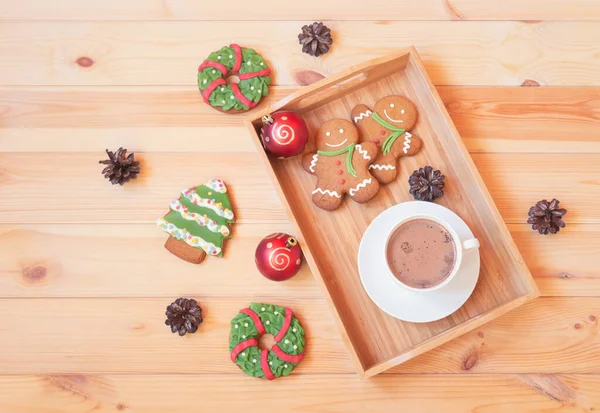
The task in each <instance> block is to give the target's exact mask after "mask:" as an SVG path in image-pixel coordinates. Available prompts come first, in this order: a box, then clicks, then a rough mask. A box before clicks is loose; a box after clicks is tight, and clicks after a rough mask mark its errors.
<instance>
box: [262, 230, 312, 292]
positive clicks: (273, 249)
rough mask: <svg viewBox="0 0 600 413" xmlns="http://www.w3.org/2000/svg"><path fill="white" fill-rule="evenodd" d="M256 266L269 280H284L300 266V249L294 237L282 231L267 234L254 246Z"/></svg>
mask: <svg viewBox="0 0 600 413" xmlns="http://www.w3.org/2000/svg"><path fill="white" fill-rule="evenodd" d="M255 261H256V267H257V268H258V270H259V271H260V273H261V274H262V275H264V276H265V277H266V278H268V279H269V280H273V281H285V280H287V279H290V278H292V277H293V276H294V275H296V273H297V272H298V271H299V270H300V267H301V266H302V250H301V249H300V245H298V241H297V240H296V238H294V237H292V236H291V235H288V234H284V233H281V232H280V233H274V234H270V235H267V236H266V237H265V238H264V239H263V240H262V241H261V242H260V243H259V244H258V246H257V247H256V253H255Z"/></svg>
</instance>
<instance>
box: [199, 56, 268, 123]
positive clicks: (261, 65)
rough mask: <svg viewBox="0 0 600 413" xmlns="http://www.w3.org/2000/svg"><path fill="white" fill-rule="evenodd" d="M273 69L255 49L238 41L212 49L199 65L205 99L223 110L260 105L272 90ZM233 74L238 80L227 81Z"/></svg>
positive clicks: (246, 108)
mask: <svg viewBox="0 0 600 413" xmlns="http://www.w3.org/2000/svg"><path fill="white" fill-rule="evenodd" d="M270 74H271V69H269V68H268V67H267V63H266V62H265V61H264V59H263V58H262V56H261V55H259V54H258V53H256V51H254V50H253V49H247V48H245V47H240V46H238V45H237V44H232V45H230V46H223V47H222V48H221V50H218V51H216V52H212V53H211V54H210V55H208V57H207V58H206V60H204V62H203V63H202V64H201V65H200V67H198V87H199V88H200V91H201V92H202V97H203V98H204V101H205V102H206V103H208V104H209V105H210V106H212V107H213V108H215V109H217V110H220V111H222V112H226V111H232V112H241V111H245V110H248V109H251V108H253V107H255V106H256V105H258V103H259V102H260V100H261V99H262V98H263V96H266V95H267V94H268V93H269V88H268V86H269V84H270V83H271V76H270ZM231 75H236V76H237V77H238V78H239V83H230V84H228V83H227V81H226V79H227V77H229V76H231Z"/></svg>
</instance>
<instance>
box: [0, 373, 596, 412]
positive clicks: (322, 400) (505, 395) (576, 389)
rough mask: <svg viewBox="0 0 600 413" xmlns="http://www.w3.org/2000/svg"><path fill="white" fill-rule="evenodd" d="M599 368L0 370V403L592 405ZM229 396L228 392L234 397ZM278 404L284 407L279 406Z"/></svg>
mask: <svg viewBox="0 0 600 413" xmlns="http://www.w3.org/2000/svg"><path fill="white" fill-rule="evenodd" d="M598 386H600V376H598V375H520V376H514V375H511V376H505V375H504V376H503V375H487V374H486V375H476V376H457V375H386V376H379V377H376V378H373V379H371V380H369V381H366V382H360V381H359V380H358V379H357V378H356V377H353V376H349V375H330V374H328V375H308V376H298V375H291V376H290V377H286V378H283V379H281V380H278V381H277V382H276V383H272V384H271V383H269V385H267V384H265V383H264V382H263V381H260V380H257V379H254V380H252V379H250V378H248V377H243V375H242V374H241V373H238V374H235V375H216V374H210V375H169V376H86V375H72V376H1V377H0V408H1V409H2V410H5V411H10V412H11V413H31V412H34V411H36V412H42V411H43V412H61V413H84V412H89V411H91V410H93V411H94V412H98V413H109V412H110V413H113V412H115V411H129V410H131V411H136V412H145V413H164V412H168V411H172V409H173V407H174V406H175V405H176V406H177V411H178V412H180V413H196V412H198V411H210V412H212V411H219V412H239V411H244V412H247V413H253V412H257V413H262V412H264V411H265V409H267V408H268V407H267V406H268V405H269V403H277V405H278V409H279V410H282V409H283V410H284V411H294V412H317V411H318V412H341V411H343V412H350V413H352V412H362V411H364V409H365V407H368V409H369V411H376V412H381V413H386V412H398V411H399V410H403V411H409V412H432V411H457V412H466V411H485V412H489V413H495V412H507V411H511V412H517V413H523V412H539V411H551V410H552V411H554V410H559V409H560V410H561V411H563V410H564V411H572V412H575V411H586V412H587V411H593V410H596V409H598V406H599V405H600V395H599V393H598ZM232 396H233V397H232ZM283 410H282V411H283Z"/></svg>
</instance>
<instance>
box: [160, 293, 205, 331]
mask: <svg viewBox="0 0 600 413" xmlns="http://www.w3.org/2000/svg"><path fill="white" fill-rule="evenodd" d="M165 315H166V316H167V319H166V321H165V324H166V325H168V326H171V332H172V333H179V335H180V336H184V335H185V333H190V334H192V333H195V332H196V331H197V330H198V326H199V325H200V324H202V321H203V320H202V308H200V306H199V305H198V303H197V302H196V300H191V299H187V298H183V297H182V298H178V299H177V300H175V301H174V302H172V303H171V305H169V306H168V307H167V311H166V312H165Z"/></svg>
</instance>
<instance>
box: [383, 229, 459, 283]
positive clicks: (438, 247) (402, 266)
mask: <svg viewBox="0 0 600 413" xmlns="http://www.w3.org/2000/svg"><path fill="white" fill-rule="evenodd" d="M386 255H387V261H388V265H389V267H390V270H391V271H392V273H393V274H394V276H395V277H396V278H397V279H398V280H399V281H400V282H402V283H403V284H405V285H408V286H409V287H413V288H432V287H435V286H436V285H438V284H440V283H442V282H443V281H444V280H445V279H446V278H448V276H449V275H450V274H451V273H452V270H453V269H454V264H455V263H456V246H455V245H454V240H453V239H452V235H450V233H449V232H448V230H446V228H444V227H443V226H441V225H440V224H438V223H436V222H434V221H431V220H429V219H414V220H411V221H408V222H406V223H404V224H402V225H400V226H399V227H398V228H396V229H395V230H394V232H393V233H392V235H391V236H390V239H389V241H388V244H387V251H386Z"/></svg>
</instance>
